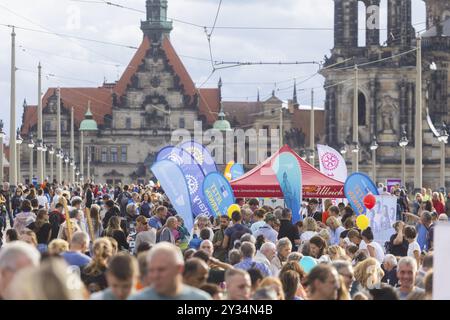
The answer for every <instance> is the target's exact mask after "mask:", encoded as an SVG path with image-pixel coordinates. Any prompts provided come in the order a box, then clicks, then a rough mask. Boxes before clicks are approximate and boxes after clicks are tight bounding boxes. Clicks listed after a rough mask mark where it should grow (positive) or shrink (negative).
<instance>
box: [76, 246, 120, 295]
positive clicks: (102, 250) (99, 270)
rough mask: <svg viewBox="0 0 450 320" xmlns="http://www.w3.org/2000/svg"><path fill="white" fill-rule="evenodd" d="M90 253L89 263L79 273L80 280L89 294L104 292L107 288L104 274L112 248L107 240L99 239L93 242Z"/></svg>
mask: <svg viewBox="0 0 450 320" xmlns="http://www.w3.org/2000/svg"><path fill="white" fill-rule="evenodd" d="M92 253H93V256H92V260H91V262H89V264H88V265H87V266H86V267H85V268H84V269H83V270H82V271H81V280H82V281H83V282H84V284H85V285H86V287H87V288H88V290H89V292H91V293H92V292H97V291H101V290H104V289H106V287H107V286H108V284H107V282H106V276H105V272H106V269H107V266H108V260H109V258H111V257H112V255H113V248H112V245H111V242H110V241H109V239H107V238H99V239H97V240H95V241H94V246H93V247H92Z"/></svg>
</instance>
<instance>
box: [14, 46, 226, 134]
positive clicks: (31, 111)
mask: <svg viewBox="0 0 450 320" xmlns="http://www.w3.org/2000/svg"><path fill="white" fill-rule="evenodd" d="M150 46H151V42H150V40H149V38H148V37H144V38H143V40H142V43H141V45H140V46H139V49H138V50H137V51H136V53H135V54H134V56H133V58H132V59H131V61H130V63H129V64H128V66H127V68H126V69H125V71H124V73H123V74H122V76H121V78H120V79H119V81H117V83H116V84H115V85H111V84H108V85H104V86H102V87H98V88H61V100H62V106H63V107H64V108H68V109H67V111H69V112H70V108H71V107H74V115H75V126H76V127H78V125H79V123H80V122H81V121H82V120H83V119H84V114H85V112H86V110H87V105H88V101H89V100H90V101H91V111H92V113H93V115H94V119H95V120H96V121H97V123H98V124H99V125H101V124H103V123H104V116H105V115H106V114H111V113H112V93H116V94H117V96H118V97H120V96H122V95H123V94H125V92H126V89H127V86H128V84H129V83H130V82H131V78H132V77H133V75H134V74H135V73H136V71H137V70H138V67H139V65H140V64H141V63H142V60H143V59H144V58H145V55H146V53H147V51H148V50H149V49H150ZM162 48H163V50H164V51H165V53H166V55H167V58H168V60H169V64H170V65H171V66H172V67H173V70H174V71H175V73H176V74H177V75H178V77H179V78H180V84H182V85H183V87H184V89H185V94H187V95H189V96H191V97H193V96H194V95H195V94H198V95H199V113H200V115H204V116H205V117H206V120H207V122H208V124H212V123H214V121H215V120H217V113H218V111H219V105H220V94H219V89H217V88H213V89H197V88H196V87H195V84H194V82H193V81H192V78H191V77H190V75H189V73H188V72H187V70H186V68H185V66H184V65H183V62H182V61H181V59H180V57H179V56H178V54H177V53H176V51H175V49H174V48H173V46H172V44H171V43H170V41H169V39H164V40H163V43H162ZM55 90H56V88H49V89H48V90H47V92H46V94H45V95H44V97H43V100H42V101H43V102H42V104H43V107H44V108H45V107H46V106H47V104H48V100H49V98H50V97H51V96H52V95H53V94H54V93H55V92H56V91H55ZM36 123H37V107H36V106H28V107H27V108H26V109H25V111H24V116H23V121H22V130H21V134H22V135H27V134H28V131H29V129H30V128H31V127H33V126H34V125H36Z"/></svg>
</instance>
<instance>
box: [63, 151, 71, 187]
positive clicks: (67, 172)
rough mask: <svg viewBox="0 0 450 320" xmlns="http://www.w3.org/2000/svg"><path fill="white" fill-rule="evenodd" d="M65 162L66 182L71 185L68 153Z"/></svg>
mask: <svg viewBox="0 0 450 320" xmlns="http://www.w3.org/2000/svg"><path fill="white" fill-rule="evenodd" d="M64 164H65V169H66V176H65V182H66V184H67V185H69V179H70V178H69V156H68V155H67V154H66V155H65V156H64Z"/></svg>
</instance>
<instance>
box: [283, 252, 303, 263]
mask: <svg viewBox="0 0 450 320" xmlns="http://www.w3.org/2000/svg"><path fill="white" fill-rule="evenodd" d="M301 258H303V254H301V253H300V252H295V251H294V252H291V253H289V255H288V257H287V261H300V259H301Z"/></svg>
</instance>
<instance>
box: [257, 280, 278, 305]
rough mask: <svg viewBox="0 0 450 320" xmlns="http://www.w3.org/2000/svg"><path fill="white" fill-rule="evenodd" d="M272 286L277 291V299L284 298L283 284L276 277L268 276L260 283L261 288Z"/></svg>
mask: <svg viewBox="0 0 450 320" xmlns="http://www.w3.org/2000/svg"><path fill="white" fill-rule="evenodd" d="M264 287H270V288H273V289H274V290H275V292H276V293H277V300H284V291H283V284H282V283H281V281H280V279H278V278H276V277H266V278H264V279H263V280H262V281H261V283H260V284H259V288H264Z"/></svg>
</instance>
